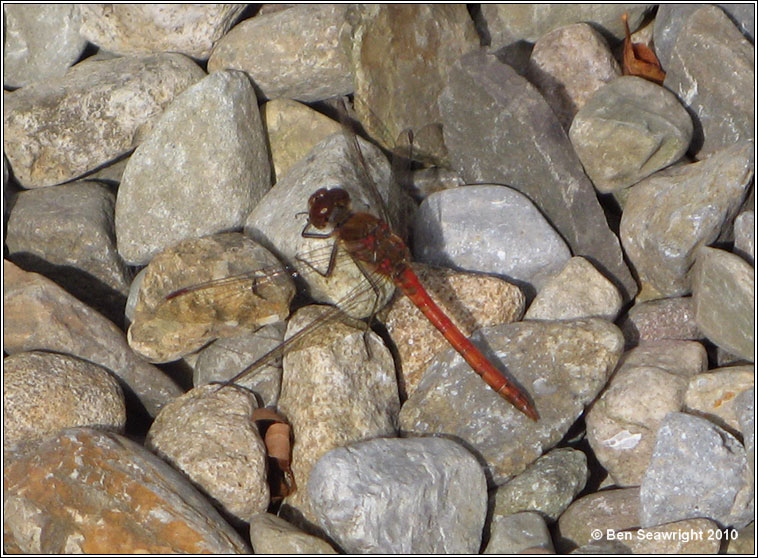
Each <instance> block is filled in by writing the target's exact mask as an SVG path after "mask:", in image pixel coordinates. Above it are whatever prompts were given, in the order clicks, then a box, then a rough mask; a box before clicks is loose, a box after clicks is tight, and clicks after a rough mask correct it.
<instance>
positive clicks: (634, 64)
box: [621, 12, 666, 85]
mask: <svg viewBox="0 0 758 558" xmlns="http://www.w3.org/2000/svg"><path fill="white" fill-rule="evenodd" d="M621 19H622V20H623V21H624V27H625V29H626V38H625V39H624V64H623V69H624V75H625V76H639V77H641V78H645V79H647V80H650V81H652V82H655V83H657V84H659V85H660V84H662V83H663V80H664V79H665V78H666V72H664V71H663V70H662V69H661V63H660V62H659V61H658V57H657V56H656V55H655V53H654V52H653V51H652V50H650V49H649V48H648V47H647V46H646V45H644V44H642V43H632V34H631V33H630V32H629V16H628V15H627V14H626V12H625V13H624V15H622V16H621Z"/></svg>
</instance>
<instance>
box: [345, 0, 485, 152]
mask: <svg viewBox="0 0 758 558" xmlns="http://www.w3.org/2000/svg"><path fill="white" fill-rule="evenodd" d="M347 17H348V20H349V21H350V24H351V30H350V33H351V37H352V38H353V40H352V41H351V42H350V43H349V45H350V46H349V47H348V49H349V50H348V52H349V55H350V57H351V62H352V67H353V74H354V76H355V78H354V82H355V98H356V103H355V112H356V115H357V116H358V119H359V120H360V121H361V122H362V123H363V125H364V127H365V129H366V131H367V132H368V134H369V135H370V136H372V137H375V138H378V140H379V142H380V143H381V144H382V145H383V146H384V147H385V148H387V149H389V150H393V149H395V148H396V147H397V138H398V137H400V136H401V134H403V132H404V131H405V130H408V129H410V130H412V131H413V134H414V137H413V157H414V158H415V159H416V160H423V161H426V162H433V163H435V164H437V165H442V166H449V156H448V153H447V148H446V147H445V144H444V140H443V137H442V123H441V117H440V109H439V108H438V106H437V98H438V97H439V95H440V93H441V91H442V88H443V87H444V86H445V83H446V81H447V75H448V72H449V68H450V67H451V66H452V64H453V63H454V62H455V61H456V60H457V59H458V58H460V57H461V56H462V55H464V54H466V53H467V52H470V51H472V50H476V49H478V48H479V39H478V37H477V35H476V31H475V30H474V25H473V23H472V21H471V18H470V16H469V14H468V12H467V11H466V8H465V6H463V5H460V4H450V5H442V4H407V5H399V4H361V5H355V6H354V7H352V8H350V9H349V10H348V16H347Z"/></svg>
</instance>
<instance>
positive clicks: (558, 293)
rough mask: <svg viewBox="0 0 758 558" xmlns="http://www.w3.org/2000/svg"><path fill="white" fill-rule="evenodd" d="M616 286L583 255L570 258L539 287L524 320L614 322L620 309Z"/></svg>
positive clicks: (619, 296)
mask: <svg viewBox="0 0 758 558" xmlns="http://www.w3.org/2000/svg"><path fill="white" fill-rule="evenodd" d="M621 304H622V300H621V295H620V294H619V292H618V289H617V288H616V287H614V286H613V283H611V282H610V281H609V280H608V279H606V278H605V277H603V275H602V274H601V273H600V272H599V271H598V270H597V269H595V267H594V266H593V265H592V264H591V263H590V262H588V261H587V260H586V259H584V258H582V257H575V258H571V259H570V260H569V261H568V262H567V263H566V265H565V266H564V267H563V269H562V270H561V271H560V272H559V273H558V274H556V275H555V276H554V277H552V278H551V279H549V280H548V281H547V283H545V285H544V286H543V287H542V289H540V291H539V292H538V293H537V296H536V297H535V298H534V300H533V301H532V304H531V305H530V306H529V309H528V310H527V312H526V314H525V315H524V319H527V320H571V319H575V318H592V317H598V318H604V319H606V320H608V321H611V322H612V321H614V320H615V319H616V316H617V315H618V313H619V311H620V310H621Z"/></svg>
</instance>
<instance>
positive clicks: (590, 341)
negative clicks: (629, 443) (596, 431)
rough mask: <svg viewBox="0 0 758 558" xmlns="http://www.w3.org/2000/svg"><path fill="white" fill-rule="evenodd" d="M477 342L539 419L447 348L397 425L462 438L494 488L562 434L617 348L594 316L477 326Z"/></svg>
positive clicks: (609, 329)
mask: <svg viewBox="0 0 758 558" xmlns="http://www.w3.org/2000/svg"><path fill="white" fill-rule="evenodd" d="M477 341H480V343H479V344H480V346H481V347H483V348H484V351H485V353H484V354H485V355H489V356H490V357H492V356H495V357H496V360H494V362H495V363H502V366H504V367H505V369H506V370H507V376H508V377H510V378H511V379H512V380H513V379H515V380H516V385H519V386H522V388H523V390H524V391H525V393H527V394H528V395H529V396H530V397H531V398H532V400H533V401H534V404H535V406H536V408H537V412H538V413H539V414H540V419H539V421H537V422H534V421H532V420H530V419H529V418H527V417H526V416H525V415H524V414H523V413H521V412H520V411H518V410H517V409H516V408H515V407H514V406H513V405H511V404H510V403H509V402H508V401H506V400H505V399H503V398H502V397H501V396H500V395H498V394H497V393H495V391H494V390H492V389H491V388H490V387H489V386H487V385H486V384H485V383H484V382H483V381H482V379H481V378H480V377H479V376H477V375H476V374H475V373H474V372H473V371H472V370H471V368H470V367H469V365H468V364H466V363H465V362H464V361H463V359H462V358H460V356H459V355H458V353H456V352H454V351H453V350H452V349H451V350H449V351H445V352H444V353H440V355H438V357H437V359H436V360H435V361H434V362H433V363H432V364H431V365H430V366H429V368H427V370H426V372H425V374H424V377H423V378H422V380H421V383H420V384H419V386H418V388H417V390H416V392H415V393H414V394H413V395H412V396H411V397H410V398H409V399H408V400H407V401H406V402H405V404H404V405H403V408H402V409H401V411H400V429H401V431H402V432H404V433H406V434H408V435H432V434H434V435H446V436H452V437H454V438H456V439H460V440H463V441H464V442H465V443H466V445H467V447H470V448H472V450H474V451H476V452H477V453H478V454H479V457H480V459H482V460H483V462H485V463H486V473H487V475H488V481H489V482H490V483H491V484H496V485H497V484H503V483H504V482H506V481H507V480H509V479H510V478H511V477H514V476H515V475H517V474H519V473H521V472H522V471H523V470H524V469H526V467H527V466H528V465H529V464H530V463H532V462H533V461H534V460H535V459H537V458H538V457H539V456H540V455H542V453H543V452H544V451H545V450H548V449H550V448H552V447H554V446H555V445H556V444H557V443H558V442H559V441H560V440H561V438H563V436H564V435H565V434H566V432H567V431H568V428H569V427H570V426H571V424H573V423H574V421H575V420H576V419H577V418H578V417H579V416H580V415H581V414H582V412H583V410H584V406H585V405H587V404H589V403H590V402H591V401H592V400H594V399H595V397H596V396H597V394H598V393H599V391H600V390H601V389H602V387H603V386H604V385H605V382H606V381H607V379H608V375H609V374H610V373H611V371H612V370H613V368H614V367H615V365H616V361H617V360H618V358H619V356H621V351H622V348H623V338H622V337H621V332H620V331H618V329H617V328H616V327H615V326H614V325H612V324H610V323H609V322H606V321H605V320H601V319H597V318H590V319H586V320H572V321H564V322H537V321H528V322H518V323H513V324H506V325H502V326H497V327H491V328H484V329H482V330H480V331H479V332H477V334H476V336H475V337H474V342H475V343H477ZM485 347H486V348H485ZM577 370H581V371H582V373H581V374H578V373H576V372H575V371H577Z"/></svg>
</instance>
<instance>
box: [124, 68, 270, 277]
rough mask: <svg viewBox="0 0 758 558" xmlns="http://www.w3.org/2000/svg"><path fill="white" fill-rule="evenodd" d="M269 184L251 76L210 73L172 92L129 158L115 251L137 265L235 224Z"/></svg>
mask: <svg viewBox="0 0 758 558" xmlns="http://www.w3.org/2000/svg"><path fill="white" fill-rule="evenodd" d="M209 184H213V188H209V187H208V185H209ZM270 185H271V168H270V165H269V160H268V151H267V149H266V141H265V138H264V134H263V126H262V124H261V119H260V112H259V110H258V105H257V101H256V98H255V93H254V91H253V88H252V86H251V85H250V81H249V79H248V78H247V77H246V76H245V75H244V74H242V73H241V72H227V71H222V72H216V73H214V74H211V75H209V76H208V77H206V78H205V79H203V80H201V81H200V82H198V83H197V84H195V85H194V86H193V87H191V88H189V89H188V90H187V91H185V92H184V93H183V94H182V95H180V96H179V97H177V99H176V100H175V101H174V102H173V103H172V104H171V106H170V107H169V108H167V109H166V111H165V112H164V113H163V114H162V115H161V118H160V120H159V121H158V122H157V123H156V125H155V127H154V129H153V130H152V132H151V133H150V135H149V136H148V137H147V138H146V140H145V141H144V142H143V143H142V144H141V145H140V146H139V147H138V148H137V149H136V150H135V152H134V154H133V155H132V156H131V157H130V159H129V163H128V164H127V166H126V170H125V171H124V176H123V179H122V181H121V186H120V187H119V190H118V199H117V201H116V236H117V238H118V250H119V253H120V254H121V255H122V257H123V258H124V260H126V261H127V262H129V263H131V264H134V265H141V264H145V263H147V262H148V261H149V260H150V258H151V257H152V256H154V255H155V254H156V253H158V252H159V251H161V250H162V249H164V248H167V247H168V246H171V245H172V244H175V243H177V242H179V241H180V240H184V239H185V238H190V237H196V236H202V235H205V234H212V233H216V232H222V231H227V230H231V229H234V228H238V227H240V226H242V224H243V222H244V220H245V217H247V215H248V213H250V211H251V210H252V209H253V207H254V206H255V204H256V203H257V202H258V201H259V200H260V199H261V198H262V197H263V195H264V194H265V193H266V191H268V189H269V187H270Z"/></svg>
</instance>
